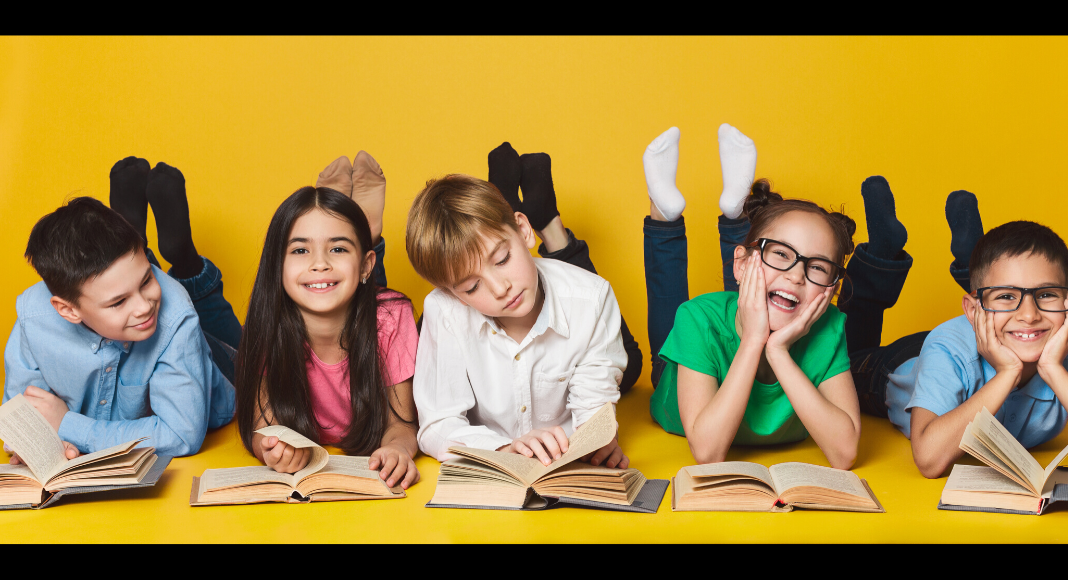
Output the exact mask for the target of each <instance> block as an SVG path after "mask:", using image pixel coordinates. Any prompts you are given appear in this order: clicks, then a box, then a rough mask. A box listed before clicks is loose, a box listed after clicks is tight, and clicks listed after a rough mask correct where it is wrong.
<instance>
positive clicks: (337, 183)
mask: <svg viewBox="0 0 1068 580" xmlns="http://www.w3.org/2000/svg"><path fill="white" fill-rule="evenodd" d="M315 187H329V188H330V189H335V190H337V191H340V192H341V193H344V194H345V195H347V196H350V197H351V196H352V164H351V163H349V158H348V157H347V156H345V155H342V156H341V157H338V158H337V159H335V160H333V161H332V162H331V163H330V165H327V166H326V169H324V170H323V172H322V173H320V174H319V179H318V180H317V181H316V182H315Z"/></svg>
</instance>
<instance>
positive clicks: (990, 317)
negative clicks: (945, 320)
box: [972, 306, 1052, 375]
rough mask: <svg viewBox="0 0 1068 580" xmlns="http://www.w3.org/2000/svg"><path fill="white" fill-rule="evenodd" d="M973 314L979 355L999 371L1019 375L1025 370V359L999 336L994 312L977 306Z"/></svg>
mask: <svg viewBox="0 0 1068 580" xmlns="http://www.w3.org/2000/svg"><path fill="white" fill-rule="evenodd" d="M972 316H973V317H974V319H973V320H972V326H973V327H974V328H975V346H976V350H978V351H979V355H980V356H982V357H983V358H984V359H986V362H988V363H990V366H992V367H994V371H995V372H997V373H1001V372H1012V373H1016V374H1017V375H1019V374H1020V373H1021V372H1023V361H1021V360H1020V357H1018V356H1016V353H1014V352H1012V350H1011V349H1009V347H1007V346H1005V345H1004V344H1002V342H1001V339H1000V338H999V337H998V334H997V331H996V330H995V327H994V313H993V312H987V311H986V310H983V309H982V308H980V307H978V306H976V308H975V311H974V314H973V315H972ZM1050 340H1052V337H1051V338H1050ZM1043 354H1044V353H1043Z"/></svg>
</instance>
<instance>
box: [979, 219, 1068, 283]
mask: <svg viewBox="0 0 1068 580" xmlns="http://www.w3.org/2000/svg"><path fill="white" fill-rule="evenodd" d="M1024 254H1035V255H1038V256H1042V257H1043V258H1046V259H1047V260H1049V261H1050V262H1051V263H1052V264H1054V265H1055V266H1057V267H1058V268H1060V270H1061V272H1062V274H1064V275H1065V277H1066V278H1068V246H1065V244H1064V240H1062V239H1061V237H1060V236H1058V235H1057V234H1056V233H1055V232H1054V231H1053V230H1051V229H1049V228H1048V227H1046V226H1044V225H1042V224H1039V223H1035V222H1029V221H1022V220H1021V221H1015V222H1008V223H1006V224H1002V225H1000V226H998V227H996V228H994V229H992V230H990V231H989V232H987V233H986V234H984V235H983V236H982V237H981V238H979V243H977V244H976V245H975V249H974V250H972V258H971V260H970V262H969V263H968V269H969V270H970V274H971V279H970V282H971V286H972V290H975V289H976V288H979V287H980V286H981V285H982V283H983V276H985V275H986V273H987V271H988V270H990V266H991V265H992V264H993V263H994V262H996V261H997V260H999V259H1001V258H1014V257H1016V256H1022V255H1024Z"/></svg>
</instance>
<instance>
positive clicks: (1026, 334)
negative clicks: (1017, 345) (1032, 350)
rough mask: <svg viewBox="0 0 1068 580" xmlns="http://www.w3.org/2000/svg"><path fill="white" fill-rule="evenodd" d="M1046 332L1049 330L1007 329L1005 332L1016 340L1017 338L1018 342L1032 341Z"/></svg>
mask: <svg viewBox="0 0 1068 580" xmlns="http://www.w3.org/2000/svg"><path fill="white" fill-rule="evenodd" d="M1047 332H1049V331H1048V330H1026V331H1009V332H1007V333H1006V334H1009V335H1010V336H1012V337H1013V338H1015V339H1016V340H1019V341H1020V342H1034V341H1036V340H1038V339H1040V338H1042V337H1043V336H1045V334H1046V333H1047Z"/></svg>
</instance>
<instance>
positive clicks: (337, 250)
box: [282, 209, 375, 316]
mask: <svg viewBox="0 0 1068 580" xmlns="http://www.w3.org/2000/svg"><path fill="white" fill-rule="evenodd" d="M374 265H375V254H374V252H373V251H370V250H368V251H366V252H365V251H363V249H362V248H360V243H359V241H358V237H357V236H356V230H355V228H353V227H352V224H351V223H349V222H348V221H346V220H344V219H341V218H339V217H337V216H334V215H331V214H328V213H326V212H324V211H322V210H319V209H314V210H312V211H309V212H308V213H306V214H304V215H302V216H300V217H299V218H298V219H297V221H295V222H294V223H293V229H292V230H291V231H290V233H289V244H288V245H287V246H286V256H285V261H284V262H283V264H282V285H283V287H284V288H285V291H286V294H288V295H289V297H290V298H292V299H293V302H296V304H297V307H298V308H299V309H300V311H301V313H302V314H304V315H305V316H307V315H309V314H312V315H321V316H344V313H345V312H346V311H347V309H348V307H349V302H350V301H351V300H352V296H353V295H354V294H355V293H356V288H357V286H358V285H359V284H360V281H361V280H362V279H365V278H367V277H369V276H370V275H371V269H372V268H374Z"/></svg>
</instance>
